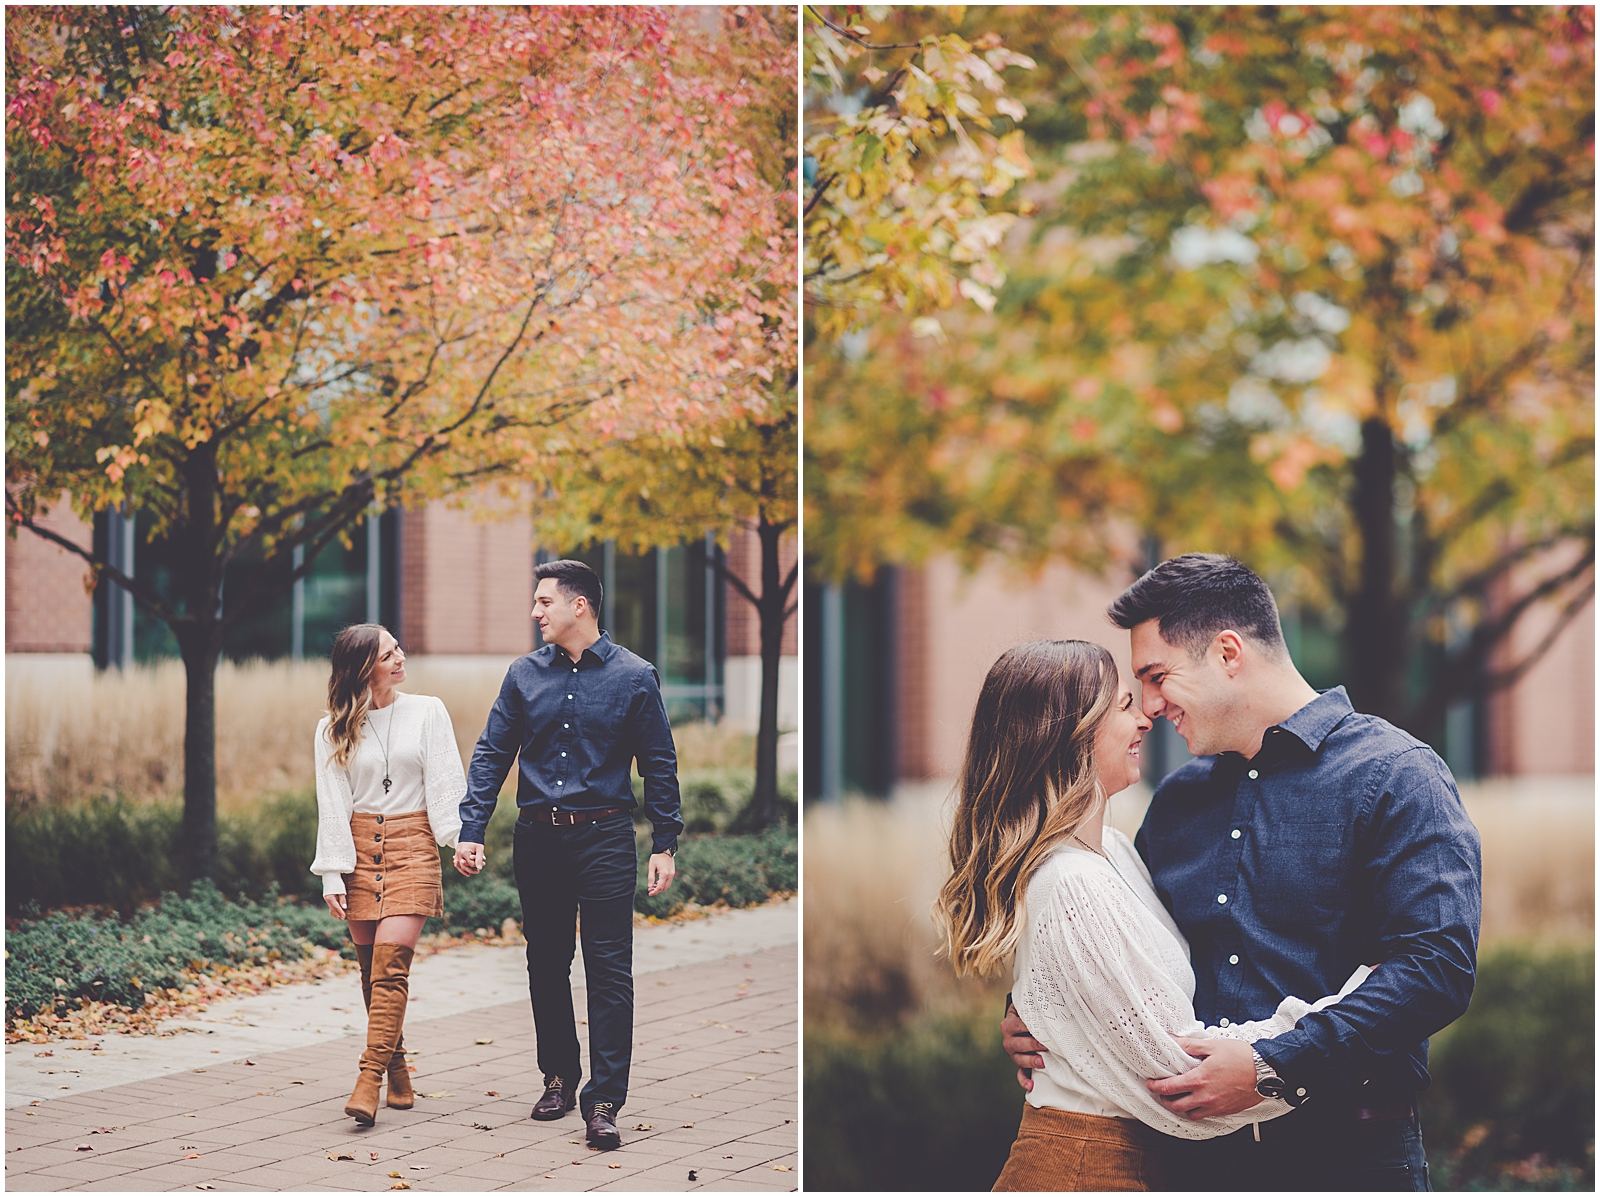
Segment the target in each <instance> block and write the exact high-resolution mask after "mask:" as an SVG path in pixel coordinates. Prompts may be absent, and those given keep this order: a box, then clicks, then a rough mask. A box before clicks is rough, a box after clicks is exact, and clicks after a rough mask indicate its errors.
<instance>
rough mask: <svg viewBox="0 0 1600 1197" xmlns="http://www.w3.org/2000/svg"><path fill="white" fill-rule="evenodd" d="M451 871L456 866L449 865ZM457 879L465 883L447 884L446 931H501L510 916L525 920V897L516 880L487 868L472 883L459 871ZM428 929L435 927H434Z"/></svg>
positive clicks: (445, 900)
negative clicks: (521, 893)
mask: <svg viewBox="0 0 1600 1197" xmlns="http://www.w3.org/2000/svg"><path fill="white" fill-rule="evenodd" d="M446 867H450V866H446ZM450 871H451V872H452V873H453V872H455V869H454V868H453V867H450ZM456 879H457V880H458V881H461V882H466V884H460V885H451V886H446V887H445V891H444V927H445V929H446V930H448V931H477V930H479V929H480V928H482V929H486V930H489V931H499V930H500V927H501V925H502V924H503V923H504V922H505V921H506V920H507V919H515V920H516V921H517V922H518V923H521V922H522V898H521V897H520V896H519V895H518V893H517V885H516V882H514V881H507V880H506V879H505V878H504V877H496V876H494V875H492V874H490V873H488V872H487V870H486V871H485V872H484V873H481V874H479V875H478V876H477V877H474V878H472V879H471V880H470V882H469V881H468V879H467V878H465V877H461V876H460V875H459V874H458V875H457V878H456ZM429 929H430V930H432V928H431V927H430V928H429Z"/></svg>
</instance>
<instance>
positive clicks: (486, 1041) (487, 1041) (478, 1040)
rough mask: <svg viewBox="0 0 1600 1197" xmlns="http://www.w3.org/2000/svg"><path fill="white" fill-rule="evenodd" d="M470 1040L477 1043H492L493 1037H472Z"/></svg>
mask: <svg viewBox="0 0 1600 1197" xmlns="http://www.w3.org/2000/svg"><path fill="white" fill-rule="evenodd" d="M472 1042H474V1043H478V1044H484V1043H493V1042H494V1040H493V1039H474V1040H473V1041H472Z"/></svg>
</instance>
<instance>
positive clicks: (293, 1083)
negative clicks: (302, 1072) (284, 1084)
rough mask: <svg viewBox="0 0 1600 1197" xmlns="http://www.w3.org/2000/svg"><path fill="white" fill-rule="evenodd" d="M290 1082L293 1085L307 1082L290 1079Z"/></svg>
mask: <svg viewBox="0 0 1600 1197" xmlns="http://www.w3.org/2000/svg"><path fill="white" fill-rule="evenodd" d="M289 1083H290V1084H291V1085H303V1084H305V1082H304V1081H290V1082H289Z"/></svg>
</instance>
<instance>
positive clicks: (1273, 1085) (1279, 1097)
mask: <svg viewBox="0 0 1600 1197" xmlns="http://www.w3.org/2000/svg"><path fill="white" fill-rule="evenodd" d="M1250 1058H1251V1059H1253V1060H1254V1061H1255V1064H1256V1092H1257V1093H1259V1094H1260V1095H1261V1096H1262V1097H1265V1098H1267V1099H1269V1100H1273V1101H1281V1102H1283V1103H1284V1104H1285V1105H1289V1106H1296V1107H1298V1106H1299V1105H1300V1103H1301V1102H1303V1101H1305V1099H1306V1091H1305V1090H1304V1089H1293V1090H1291V1089H1290V1088H1289V1084H1288V1082H1287V1081H1285V1080H1284V1079H1283V1078H1282V1077H1281V1076H1279V1075H1278V1072H1277V1069H1275V1068H1273V1067H1272V1065H1271V1064H1268V1063H1267V1062H1266V1061H1265V1060H1263V1059H1262V1058H1261V1053H1260V1052H1258V1051H1256V1049H1255V1048H1253V1047H1252V1048H1251V1049H1250Z"/></svg>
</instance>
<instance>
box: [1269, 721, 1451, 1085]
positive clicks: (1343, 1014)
mask: <svg viewBox="0 0 1600 1197" xmlns="http://www.w3.org/2000/svg"><path fill="white" fill-rule="evenodd" d="M1356 834H1357V837H1358V850H1361V851H1362V853H1363V856H1364V860H1365V863H1364V865H1363V866H1362V871H1363V874H1364V876H1363V878H1362V880H1363V881H1364V882H1365V885H1366V887H1367V892H1368V893H1370V894H1371V896H1372V902H1373V917H1374V923H1375V925H1376V928H1377V936H1378V940H1377V944H1378V946H1377V954H1378V955H1379V957H1380V959H1378V960H1376V961H1374V960H1364V961H1362V963H1368V964H1371V963H1377V964H1378V965H1379V967H1378V968H1377V970H1376V971H1375V972H1374V973H1373V975H1372V976H1371V977H1369V978H1368V979H1367V980H1366V981H1365V982H1363V983H1362V984H1361V985H1360V986H1359V987H1358V988H1357V989H1356V990H1355V991H1354V992H1352V993H1351V994H1350V995H1348V996H1347V997H1345V998H1344V999H1343V1000H1342V1001H1340V1002H1339V1003H1338V1004H1337V1005H1335V1006H1332V1007H1330V1008H1328V1009H1326V1010H1323V1011H1320V1012H1318V1013H1315V1014H1310V1015H1307V1016H1306V1017H1305V1018H1303V1019H1301V1020H1300V1023H1299V1025H1298V1026H1296V1027H1295V1029H1294V1030H1293V1031H1291V1032H1289V1033H1288V1034H1286V1035H1280V1036H1278V1037H1277V1038H1275V1039H1268V1040H1261V1041H1259V1042H1258V1043H1257V1044H1256V1045H1255V1046H1256V1050H1257V1051H1258V1052H1259V1053H1260V1054H1261V1058H1262V1059H1263V1060H1265V1061H1266V1062H1267V1063H1269V1064H1271V1065H1272V1066H1273V1067H1274V1068H1275V1069H1277V1071H1278V1073H1279V1075H1281V1076H1282V1077H1284V1078H1285V1080H1288V1081H1290V1082H1292V1083H1294V1084H1295V1085H1297V1086H1303V1087H1305V1088H1306V1089H1307V1090H1308V1097H1314V1096H1315V1095H1316V1093H1317V1092H1318V1091H1323V1092H1328V1091H1335V1092H1337V1091H1353V1092H1360V1091H1361V1090H1362V1088H1363V1087H1364V1086H1365V1085H1366V1084H1367V1083H1368V1082H1369V1081H1370V1080H1371V1079H1372V1078H1373V1077H1374V1075H1375V1074H1381V1075H1383V1076H1385V1077H1388V1078H1390V1079H1391V1080H1392V1079H1394V1078H1393V1072H1394V1063H1395V1061H1396V1059H1397V1058H1403V1057H1404V1056H1405V1055H1406V1053H1408V1052H1410V1051H1411V1050H1412V1049H1414V1048H1415V1046H1416V1045H1417V1044H1418V1043H1420V1042H1422V1041H1423V1040H1425V1039H1427V1038H1428V1037H1429V1036H1430V1035H1433V1034H1435V1033H1436V1032H1438V1031H1439V1030H1441V1029H1442V1028H1444V1027H1445V1026H1447V1025H1448V1024H1449V1023H1451V1022H1453V1021H1454V1020H1455V1019H1457V1018H1459V1017H1460V1016H1461V1015H1462V1013H1464V1012H1465V1010H1466V1008H1467V1003H1468V1001H1469V1000H1470V999H1471V997H1472V985H1473V976H1474V973H1475V970H1476V967H1477V947H1478V928H1479V922H1480V918H1481V913H1482V892H1481V883H1480V877H1481V864H1480V845H1479V839H1478V832H1477V829H1476V828H1475V827H1474V826H1473V825H1472V821H1471V820H1470V819H1469V818H1468V817H1467V813H1466V808H1465V807H1464V806H1463V805H1462V803H1461V797H1460V795H1459V794H1458V793H1457V791H1456V788H1455V785H1454V784H1453V783H1452V782H1451V780H1450V778H1449V776H1448V774H1447V773H1446V772H1445V771H1444V769H1443V766H1442V763H1441V762H1440V761H1439V760H1438V758H1437V757H1436V756H1435V755H1434V754H1433V753H1432V752H1431V751H1429V750H1428V749H1426V748H1422V747H1417V748H1410V749H1407V750H1406V751H1403V752H1401V753H1399V754H1397V756H1396V757H1395V759H1394V762H1393V764H1392V767H1391V768H1390V769H1389V771H1388V774H1387V778H1386V780H1385V781H1384V782H1383V783H1382V784H1381V785H1380V786H1379V787H1378V788H1377V789H1376V790H1375V792H1374V795H1373V797H1372V799H1371V800H1370V802H1369V804H1368V810H1367V812H1366V814H1365V816H1364V817H1363V818H1362V819H1361V820H1360V822H1359V823H1358V825H1357V832H1356ZM1412 1079H1413V1080H1414V1081H1415V1086H1414V1087H1415V1088H1418V1089H1420V1088H1423V1087H1425V1085H1426V1083H1427V1077H1426V1073H1422V1074H1421V1075H1415V1076H1414V1077H1413V1078H1412Z"/></svg>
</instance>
